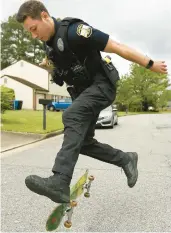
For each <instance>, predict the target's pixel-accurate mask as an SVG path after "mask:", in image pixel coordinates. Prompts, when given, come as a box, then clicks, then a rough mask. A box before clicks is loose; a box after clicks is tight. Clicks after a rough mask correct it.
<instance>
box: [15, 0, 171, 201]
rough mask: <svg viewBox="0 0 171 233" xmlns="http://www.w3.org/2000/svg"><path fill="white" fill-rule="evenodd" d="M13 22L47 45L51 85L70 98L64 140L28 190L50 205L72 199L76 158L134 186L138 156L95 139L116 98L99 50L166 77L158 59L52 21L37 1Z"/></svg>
mask: <svg viewBox="0 0 171 233" xmlns="http://www.w3.org/2000/svg"><path fill="white" fill-rule="evenodd" d="M16 18H17V21H18V22H20V23H23V26H24V28H25V29H26V30H27V31H29V32H30V33H31V34H32V37H33V38H37V39H40V40H41V41H43V42H44V43H45V48H46V52H47V56H48V58H49V59H50V60H51V61H52V62H53V65H54V70H53V81H54V82H55V83H56V84H58V85H60V86H62V85H63V84H64V82H65V83H66V84H67V86H68V91H69V93H70V94H71V97H72V99H73V103H72V105H71V106H70V107H69V108H68V109H67V110H66V111H65V112H64V113H63V117H62V119H63V124H64V141H63V144H62V148H61V150H60V151H59V152H58V153H57V156H56V159H55V163H54V166H53V169H52V172H53V174H52V176H50V177H48V178H42V177H39V176H36V175H30V176H28V177H26V179H25V183H26V186H27V187H28V188H29V189H30V190H31V191H33V192H35V193H37V194H40V195H44V196H47V197H48V198H50V199H51V200H52V201H54V202H58V203H66V202H69V200H70V188H69V187H70V182H71V179H72V175H73V171H74V167H75V165H76V162H77V160H78V156H79V154H84V155H87V156H90V157H92V158H95V159H98V160H101V161H104V162H107V163H110V164H113V165H116V166H118V167H121V168H122V169H123V170H124V172H125V175H126V177H127V183H128V186H129V187H130V188H132V187H133V186H134V185H135V184H136V181H137V178H138V169H137V162H138V155H137V153H136V152H123V151H121V150H119V149H115V148H113V147H111V146H110V145H107V144H104V143H100V142H98V141H97V140H96V139H95V138H94V131H95V125H96V121H97V119H98V116H99V113H100V112H101V111H102V110H103V109H104V108H106V107H107V106H109V105H111V104H112V103H113V101H114V100H115V96H116V82H117V80H119V74H118V72H117V70H116V68H115V67H114V66H113V64H112V62H111V60H110V58H109V57H107V58H106V59H102V58H101V55H100V51H103V52H107V53H116V54H118V55H119V56H121V57H123V58H124V59H127V60H129V61H132V62H135V63H137V64H139V65H141V66H143V67H146V68H147V69H150V70H151V71H154V72H159V73H167V67H166V65H165V63H164V62H162V61H152V60H151V59H149V58H148V57H146V56H144V55H142V54H140V53H138V52H137V51H135V50H134V49H131V48H129V47H128V46H126V45H123V44H120V43H117V42H115V41H113V40H112V39H110V37H109V35H108V34H106V33H104V32H102V31H99V30H98V29H95V28H93V27H92V26H90V25H88V24H87V23H86V22H84V21H83V20H80V19H75V18H65V19H63V20H58V21H57V20H56V19H55V18H54V17H51V16H50V15H49V13H48V10H47V9H46V7H45V6H44V5H43V4H42V3H41V2H40V1H36V0H29V1H27V2H25V3H23V4H22V5H21V6H20V8H19V11H18V13H17V16H16Z"/></svg>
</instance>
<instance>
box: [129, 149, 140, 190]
mask: <svg viewBox="0 0 171 233" xmlns="http://www.w3.org/2000/svg"><path fill="white" fill-rule="evenodd" d="M134 155H135V159H134V166H135V167H136V176H135V180H134V181H133V183H132V184H131V185H129V187H130V188H133V187H134V186H135V184H136V182H137V180H138V169H137V163H138V154H137V153H136V152H135V153H134Z"/></svg>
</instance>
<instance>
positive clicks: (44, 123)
mask: <svg viewBox="0 0 171 233" xmlns="http://www.w3.org/2000/svg"><path fill="white" fill-rule="evenodd" d="M50 103H52V100H48V99H39V104H42V105H43V129H44V130H45V129H46V106H47V105H48V104H50Z"/></svg>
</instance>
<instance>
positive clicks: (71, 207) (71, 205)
mask: <svg viewBox="0 0 171 233" xmlns="http://www.w3.org/2000/svg"><path fill="white" fill-rule="evenodd" d="M88 179H89V182H88V183H86V184H85V186H84V187H83V189H86V190H87V191H86V192H85V193H84V196H85V197H87V198H88V197H90V187H91V183H92V181H93V180H94V176H89V177H88ZM76 206H77V201H74V200H72V201H71V202H70V203H69V204H68V209H67V210H66V215H67V220H66V221H65V222H64V226H65V227H66V228H71V226H72V222H71V219H72V215H73V212H74V208H75V207H76Z"/></svg>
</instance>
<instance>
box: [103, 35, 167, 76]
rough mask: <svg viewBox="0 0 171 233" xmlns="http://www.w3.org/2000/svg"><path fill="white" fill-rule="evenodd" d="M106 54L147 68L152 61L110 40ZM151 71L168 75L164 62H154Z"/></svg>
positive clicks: (105, 50)
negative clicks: (112, 54) (114, 54)
mask: <svg viewBox="0 0 171 233" xmlns="http://www.w3.org/2000/svg"><path fill="white" fill-rule="evenodd" d="M104 52H106V53H116V54H117V55H119V56H121V57H123V58H124V59H126V60H129V61H131V62H135V63H137V64H139V65H141V66H144V67H146V66H147V65H148V63H149V61H150V58H148V57H147V56H144V55H143V54H141V53H139V52H137V51H136V50H134V49H132V48H130V47H128V46H127V45H124V44H121V43H118V42H116V41H114V40H112V39H109V40H108V42H107V45H106V47H105V49H104ZM150 70H151V71H154V72H157V73H162V74H167V65H166V64H165V62H164V61H154V64H153V65H152V67H151V68H150Z"/></svg>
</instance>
